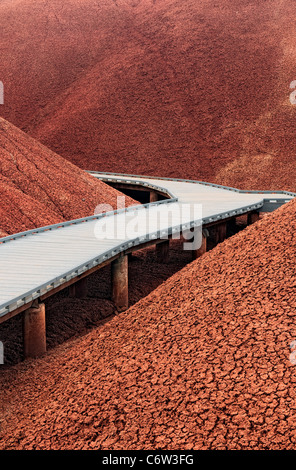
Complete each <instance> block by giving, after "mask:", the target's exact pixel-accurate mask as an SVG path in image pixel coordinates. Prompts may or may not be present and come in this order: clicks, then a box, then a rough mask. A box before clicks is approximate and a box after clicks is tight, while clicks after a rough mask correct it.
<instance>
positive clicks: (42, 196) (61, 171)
mask: <svg viewBox="0 0 296 470" xmlns="http://www.w3.org/2000/svg"><path fill="white" fill-rule="evenodd" d="M0 191H1V207H0V236H5V235H6V234H11V233H16V232H20V231H23V230H27V229H31V228H35V227H40V226H43V225H48V224H53V223H58V222H61V221H65V220H71V219H77V218H80V217H85V216H88V215H93V214H94V211H95V208H96V206H97V205H98V204H110V205H111V206H112V207H114V209H116V204H117V196H119V195H121V193H120V192H118V191H116V190H114V189H113V188H110V187H109V186H107V185H105V184H104V183H102V182H100V181H98V180H96V179H95V178H93V177H91V176H89V175H87V174H86V173H85V172H84V171H82V170H81V169H80V168H78V167H76V166H75V165H73V164H72V163H70V162H69V161H67V160H65V159H64V158H62V157H60V156H58V155H57V154H55V153H54V152H52V151H51V150H49V149H48V148H46V147H44V146H43V145H41V144H40V143H39V142H37V141H36V140H34V139H32V138H31V137H29V136H28V135H26V134H25V133H24V132H22V131H20V130H19V129H17V128H16V127H15V126H13V125H12V124H10V123H8V122H7V121H5V120H4V119H1V118H0ZM133 203H134V204H136V201H133V200H132V199H130V198H126V204H127V205H130V204H133Z"/></svg>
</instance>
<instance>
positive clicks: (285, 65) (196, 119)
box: [0, 0, 296, 190]
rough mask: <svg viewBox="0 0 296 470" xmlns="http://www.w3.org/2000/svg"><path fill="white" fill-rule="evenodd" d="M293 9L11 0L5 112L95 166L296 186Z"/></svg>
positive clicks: (203, 0) (237, 0) (5, 5)
mask: <svg viewBox="0 0 296 470" xmlns="http://www.w3.org/2000/svg"><path fill="white" fill-rule="evenodd" d="M293 17H294V5H293V2H290V1H289V0H283V1H281V2H279V1H278V0H266V1H264V2H255V1H251V0H249V1H247V2H246V1H245V0H224V1H223V2H222V4H221V2H213V1H211V0H200V1H198V2H197V1H196V0H184V1H182V2H180V1H179V0H162V1H157V0H156V1H155V0H137V1H135V0H116V1H115V0H100V1H99V2H98V1H94V0H84V1H83V2H81V1H79V0H69V1H68V2H64V3H63V4H61V2H60V1H59V0H51V1H50V2H45V3H44V2H43V1H42V2H41V1H40V0H34V1H33V0H21V1H16V0H13V1H10V2H1V5H0V21H1V25H2V33H1V43H0V53H1V64H0V79H1V80H2V81H3V83H4V89H5V104H4V106H1V109H0V111H1V113H2V115H3V116H4V117H6V118H7V119H9V120H10V121H11V122H13V123H14V124H16V125H18V126H19V127H21V128H22V129H24V130H26V131H28V132H29V133H30V134H31V135H32V136H34V137H36V138H37V139H38V140H40V141H41V142H43V143H45V144H46V145H47V146H49V147H50V148H51V149H53V150H55V151H57V152H58V153H59V154H60V155H62V156H64V157H67V158H68V159H70V160H71V161H72V162H74V163H76V164H78V166H80V167H82V168H85V169H95V170H97V169H100V170H102V171H104V170H105V171H120V172H129V173H131V172H133V173H142V174H152V175H162V176H171V175H172V176H176V177H189V178H192V177H193V178H197V179H204V180H211V181H216V182H218V183H224V184H229V185H233V186H235V185H239V186H240V187H242V188H250V187H252V188H253V187H254V188H255V187H256V188H259V189H260V188H262V187H264V188H271V189H291V190H295V189H296V186H295V181H296V165H295V154H296V140H295V138H294V134H295V132H294V129H295V122H296V106H293V105H292V104H291V103H290V100H289V96H290V93H291V91H292V90H290V88H289V87H290V83H291V81H292V80H295V79H296V75H295V59H296V52H295V48H293V47H292V46H291V41H292V38H294V37H295V34H296V29H295V28H296V26H295V22H294V21H291V18H293ZM246 169H248V171H249V174H248V176H247V178H246V177H245V173H244V175H243V176H242V170H243V172H245V170H246ZM258 175H259V176H258Z"/></svg>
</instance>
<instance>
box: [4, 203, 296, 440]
mask: <svg viewBox="0 0 296 470" xmlns="http://www.w3.org/2000/svg"><path fill="white" fill-rule="evenodd" d="M295 215H296V203H295V202H291V203H289V204H287V205H286V206H284V207H282V208H281V209H279V210H277V211H276V212H274V213H273V214H272V215H270V216H268V217H264V218H263V219H262V220H260V221H259V222H257V223H256V224H254V225H253V226H250V227H249V228H247V229H245V230H244V231H241V232H240V233H239V234H237V235H235V236H233V237H232V238H229V239H228V240H226V241H225V242H224V243H221V244H219V245H218V246H217V247H216V248H214V249H213V250H211V251H209V252H208V253H206V254H205V255H204V256H203V257H202V258H200V259H199V260H197V261H195V262H193V263H191V264H189V265H188V266H186V267H185V268H184V269H183V270H181V271H180V272H178V273H176V274H174V275H173V276H172V277H171V278H170V279H168V280H167V281H166V282H165V283H163V284H162V285H161V286H160V287H158V288H157V289H156V290H154V291H153V292H152V293H151V294H149V295H148V296H147V297H146V298H145V299H142V300H140V301H139V302H138V303H136V304H135V305H134V306H132V307H131V308H130V309H129V310H128V311H127V312H125V313H122V314H119V315H117V316H116V317H114V318H112V319H111V320H110V321H109V322H107V323H105V324H104V325H102V326H100V327H98V328H95V329H94V330H93V331H91V332H89V333H87V334H86V335H85V336H84V337H81V338H77V339H73V340H70V341H69V342H67V343H65V344H63V345H61V346H59V347H57V348H56V349H55V350H51V352H49V353H48V355H47V356H46V357H44V358H40V359H38V360H35V361H26V362H24V363H22V364H19V365H17V366H13V367H11V368H10V369H7V370H6V371H5V372H4V373H3V374H2V377H1V392H0V393H1V401H2V400H3V401H2V403H5V411H4V413H3V416H2V419H3V422H2V437H1V439H0V447H1V448H3V449H31V448H34V449H73V448H74V449H151V448H161V449H186V448H195V449H225V448H228V449H293V448H295V444H296V428H295V414H296V405H295V397H296V396H295V393H296V392H295V390H296V389H295V386H296V376H295V366H294V365H292V364H291V362H290V361H289V354H290V343H291V341H292V340H293V339H295V337H296V326H295V321H294V317H295V307H296V295H295V286H296V277H295V236H294V234H295V230H296V222H295V220H296V217H295ZM267 234H268V236H267ZM16 409H17V413H16V412H15V410H16Z"/></svg>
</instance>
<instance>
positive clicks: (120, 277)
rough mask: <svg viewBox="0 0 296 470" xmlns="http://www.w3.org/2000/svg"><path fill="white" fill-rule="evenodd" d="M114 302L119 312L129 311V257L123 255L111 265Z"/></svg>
mask: <svg viewBox="0 0 296 470" xmlns="http://www.w3.org/2000/svg"><path fill="white" fill-rule="evenodd" d="M111 277H112V300H113V302H114V303H115V305H116V308H117V311H118V312H123V311H124V310H127V309H128V256H127V255H123V256H120V257H119V258H117V259H116V260H114V261H113V262H112V264H111Z"/></svg>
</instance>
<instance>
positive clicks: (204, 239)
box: [192, 230, 209, 260]
mask: <svg viewBox="0 0 296 470" xmlns="http://www.w3.org/2000/svg"><path fill="white" fill-rule="evenodd" d="M208 235H209V232H208V231H207V230H203V231H202V239H201V246H200V247H199V248H198V249H197V250H192V259H193V260H194V259H197V258H199V257H200V256H202V255H204V254H205V253H206V251H207V238H208Z"/></svg>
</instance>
